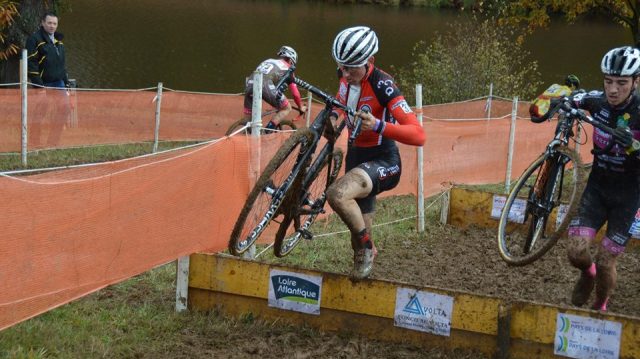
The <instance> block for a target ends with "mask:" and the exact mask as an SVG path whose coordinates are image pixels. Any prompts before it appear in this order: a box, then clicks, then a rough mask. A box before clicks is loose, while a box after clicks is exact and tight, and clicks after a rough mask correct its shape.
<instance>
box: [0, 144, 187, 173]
mask: <svg viewBox="0 0 640 359" xmlns="http://www.w3.org/2000/svg"><path fill="white" fill-rule="evenodd" d="M194 143H196V142H159V143H158V151H164V150H169V149H173V148H178V147H182V146H188V145H191V144H194ZM152 152H153V143H152V142H141V143H131V144H122V145H101V146H93V147H78V148H65V149H52V150H41V151H33V152H29V153H28V154H27V166H26V167H24V166H22V157H21V155H20V154H19V153H0V171H16V170H25V169H38V168H51V167H63V166H74V165H81V164H86V163H96V162H105V161H115V160H120V159H124V158H130V157H136V156H142V155H145V154H149V153H152Z"/></svg>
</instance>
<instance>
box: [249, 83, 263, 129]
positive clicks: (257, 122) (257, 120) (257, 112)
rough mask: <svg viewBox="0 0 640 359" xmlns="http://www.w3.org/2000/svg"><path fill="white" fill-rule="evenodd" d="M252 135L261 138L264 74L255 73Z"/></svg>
mask: <svg viewBox="0 0 640 359" xmlns="http://www.w3.org/2000/svg"><path fill="white" fill-rule="evenodd" d="M251 113H252V114H251V135H252V136H254V137H255V136H260V128H261V127H262V73H260V72H259V71H255V72H254V73H253V103H252V106H251Z"/></svg>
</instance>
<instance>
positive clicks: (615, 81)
mask: <svg viewBox="0 0 640 359" xmlns="http://www.w3.org/2000/svg"><path fill="white" fill-rule="evenodd" d="M601 69H602V73H603V74H604V92H602V91H591V92H589V93H577V94H574V95H573V96H572V99H573V101H574V102H575V104H576V105H577V106H578V107H579V108H582V109H585V110H587V111H589V112H590V113H591V116H593V118H594V120H596V121H598V122H600V123H601V124H604V125H607V126H609V127H612V128H614V129H615V131H614V134H613V135H610V134H608V133H605V132H604V131H601V130H599V129H597V128H594V131H593V145H594V151H592V152H593V153H594V158H593V167H592V170H591V174H590V175H589V179H588V181H587V186H586V188H585V191H584V193H583V195H582V199H581V201H580V206H579V209H578V215H577V217H576V218H574V219H572V222H571V225H570V227H569V241H570V242H569V249H568V257H569V262H570V263H571V264H572V265H573V266H574V267H576V268H578V269H579V270H580V277H579V279H578V281H577V283H576V284H575V287H574V289H573V292H572V295H571V302H572V303H573V304H574V305H576V306H582V305H584V304H585V303H587V302H588V301H589V297H590V295H591V292H592V291H593V289H594V287H595V289H596V290H595V301H594V303H593V306H592V308H593V309H596V310H606V309H607V303H608V301H609V298H610V296H611V294H612V293H613V290H614V288H615V286H616V279H617V274H616V261H617V258H618V256H620V255H621V254H622V252H623V251H624V249H625V246H626V245H627V242H628V241H629V238H630V237H631V233H630V232H631V228H632V224H633V222H634V218H635V221H639V222H640V216H639V215H640V212H638V207H640V158H639V157H638V152H633V153H629V152H628V148H629V147H630V145H631V143H632V140H633V139H634V138H635V139H640V109H639V106H640V99H639V98H638V97H637V95H636V94H635V90H636V88H637V86H638V75H639V74H640V51H639V50H638V49H635V48H632V47H620V48H615V49H612V50H610V51H609V52H607V54H606V55H605V56H604V58H603V59H602V63H601ZM612 140H613V141H615V143H616V144H615V145H614V146H613V147H612V148H611V149H610V150H609V151H602V150H603V149H604V148H605V146H606V145H607V144H608V143H609V142H610V141H612ZM636 212H638V213H636ZM605 222H607V231H606V234H605V236H604V238H603V239H602V242H601V244H600V246H598V248H597V250H596V255H595V263H594V260H593V258H592V255H591V251H590V247H591V244H592V243H593V242H594V239H595V236H596V232H598V230H599V229H600V228H601V227H602V226H603V225H604V223H605Z"/></svg>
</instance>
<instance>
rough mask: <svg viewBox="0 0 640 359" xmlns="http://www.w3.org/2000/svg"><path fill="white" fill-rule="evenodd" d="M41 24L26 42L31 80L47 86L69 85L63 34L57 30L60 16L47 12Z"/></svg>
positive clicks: (33, 82) (36, 83) (35, 83)
mask: <svg viewBox="0 0 640 359" xmlns="http://www.w3.org/2000/svg"><path fill="white" fill-rule="evenodd" d="M40 25H41V27H40V29H39V30H38V31H36V32H35V33H33V35H31V36H30V37H29V39H27V44H26V48H27V53H28V57H29V58H28V63H29V64H28V68H29V81H31V83H32V84H34V85H40V86H46V87H65V86H68V85H69V78H68V75H67V70H66V67H65V49H64V44H63V43H62V38H63V35H62V34H61V33H59V32H56V30H57V29H58V16H56V15H55V14H54V13H52V12H47V13H46V14H45V15H44V17H43V18H42V22H41V23H40Z"/></svg>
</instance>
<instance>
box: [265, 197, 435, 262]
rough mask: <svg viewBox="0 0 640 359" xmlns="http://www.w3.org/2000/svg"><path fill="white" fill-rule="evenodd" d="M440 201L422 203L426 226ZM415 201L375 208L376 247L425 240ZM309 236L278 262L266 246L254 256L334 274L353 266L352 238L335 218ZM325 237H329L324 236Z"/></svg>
mask: <svg viewBox="0 0 640 359" xmlns="http://www.w3.org/2000/svg"><path fill="white" fill-rule="evenodd" d="M441 203H442V198H441V196H440V195H435V196H433V197H431V198H427V199H426V200H425V207H426V210H425V217H426V222H427V223H428V224H431V225H433V224H434V223H438V221H439V219H440V208H441ZM416 226H417V213H416V197H414V196H411V195H405V196H393V197H389V198H383V199H381V200H379V201H378V203H377V205H376V217H375V221H374V228H373V231H372V237H373V240H374V242H375V243H376V245H377V246H380V247H384V246H385V244H386V243H387V242H388V241H394V240H397V239H398V237H400V238H409V239H412V240H421V239H425V238H426V236H427V233H422V234H421V233H418V232H417V231H416ZM311 232H313V233H314V235H318V236H317V237H314V239H313V240H311V241H306V240H305V241H302V242H301V243H300V244H299V245H298V246H297V247H296V248H295V249H294V250H293V251H292V252H291V253H290V254H289V255H288V256H286V257H284V258H277V257H275V256H274V255H273V249H272V248H267V247H268V245H265V244H262V245H258V248H257V251H256V252H257V253H258V254H259V253H261V252H262V251H263V250H265V249H266V251H264V254H262V255H260V256H259V257H258V259H259V260H261V261H265V262H268V263H279V264H284V265H287V266H301V267H305V268H311V269H318V270H322V271H328V272H334V273H343V274H344V273H348V272H349V271H350V270H351V267H352V266H353V257H352V252H351V239H350V238H351V237H350V234H349V233H348V232H347V227H346V226H345V225H344V223H343V222H342V221H341V220H340V219H339V218H338V217H337V216H336V215H331V216H329V217H328V218H327V219H326V220H324V221H321V222H320V223H316V224H315V225H314V226H313V227H312V228H311ZM326 234H328V235H326Z"/></svg>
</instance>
